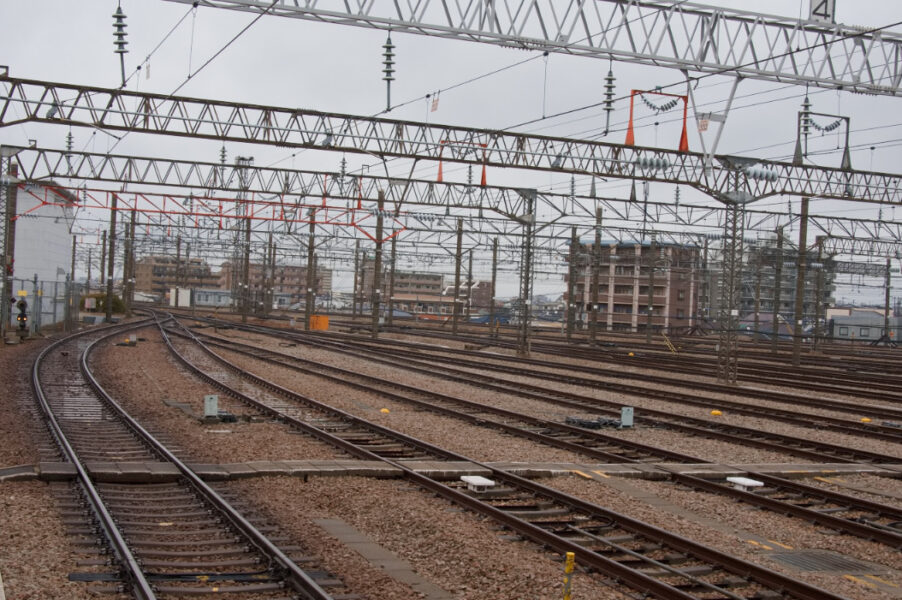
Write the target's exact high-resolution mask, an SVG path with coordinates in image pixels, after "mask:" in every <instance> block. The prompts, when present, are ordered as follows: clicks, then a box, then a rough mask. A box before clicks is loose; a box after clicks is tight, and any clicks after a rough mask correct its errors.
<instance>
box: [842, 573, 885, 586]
mask: <svg viewBox="0 0 902 600" xmlns="http://www.w3.org/2000/svg"><path fill="white" fill-rule="evenodd" d="M843 577H845V578H846V579H848V580H849V581H854V582H855V583H860V584H861V585H866V586H867V587H869V588H874V589H877V585H876V584H874V583H871V582H870V581H865V580H864V579H861V578H860V577H855V576H854V575H843Z"/></svg>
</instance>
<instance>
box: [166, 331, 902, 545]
mask: <svg viewBox="0 0 902 600" xmlns="http://www.w3.org/2000/svg"><path fill="white" fill-rule="evenodd" d="M178 335H182V336H183V337H186V338H188V336H187V335H185V334H178ZM203 337H204V338H206V339H207V341H206V342H205V343H206V344H208V345H210V346H216V347H220V348H223V349H225V350H229V351H233V352H239V353H241V354H244V355H245V356H251V357H254V358H257V359H260V360H266V361H270V362H272V363H273V364H277V365H279V366H282V367H286V368H290V369H292V370H296V371H300V372H304V373H308V374H312V375H315V376H319V377H325V378H327V379H328V380H330V381H334V382H336V383H339V384H341V385H345V386H349V387H353V388H355V389H359V390H362V391H368V392H374V393H378V394H380V395H383V396H385V397H388V398H390V399H393V400H396V401H399V402H405V403H413V404H415V405H418V406H422V407H424V408H427V409H428V410H432V411H435V412H439V413H441V414H447V415H449V416H453V417H455V418H458V419H463V420H466V421H468V422H471V423H473V424H476V425H481V426H486V425H487V426H494V427H500V428H501V429H503V430H504V431H506V432H508V433H511V434H513V435H516V436H518V437H524V438H527V439H532V440H534V441H537V442H540V443H544V444H550V445H556V446H557V447H560V448H563V449H566V450H569V451H572V452H576V453H579V454H583V455H585V456H587V457H590V458H599V457H613V458H615V459H616V461H615V462H631V463H635V462H639V461H637V460H634V459H624V458H623V457H621V456H617V455H613V454H609V453H607V452H598V451H596V450H594V449H593V448H592V447H586V446H583V445H580V444H575V443H570V442H566V441H563V440H555V439H554V438H549V436H545V435H540V434H535V433H534V432H531V431H529V430H524V429H522V428H520V427H515V426H509V425H506V424H504V423H500V424H499V423H492V422H486V421H484V420H483V419H481V418H479V417H478V416H474V415H469V414H465V413H464V414H462V413H460V412H459V411H455V410H446V409H444V408H443V407H441V406H438V407H437V406H435V405H433V404H430V403H428V402H421V401H418V400H415V399H411V398H409V397H406V396H398V395H396V394H392V393H390V392H386V391H384V390H379V389H376V390H374V389H372V388H371V387H368V386H367V385H365V384H358V383H354V382H353V381H350V380H349V378H351V377H358V378H360V379H363V380H365V381H368V382H370V383H376V384H377V385H378V384H381V385H386V384H387V385H390V386H391V387H396V388H399V389H403V390H406V391H411V392H417V393H421V394H428V395H429V396H434V397H436V398H438V399H441V400H445V399H447V401H449V402H453V403H457V404H461V405H465V406H472V407H473V408H474V409H477V410H480V411H484V412H490V413H493V414H499V415H504V416H507V417H510V418H516V419H518V420H522V421H526V422H527V423H531V424H535V425H539V426H545V427H553V428H561V429H563V430H565V431H570V432H571V433H574V434H577V435H581V436H585V437H588V438H590V439H596V438H595V437H594V435H593V434H595V432H587V431H586V430H585V429H580V428H577V427H570V426H565V425H564V426H562V425H561V424H559V423H552V422H548V421H544V420H541V419H534V418H531V417H528V416H525V415H521V414H520V413H515V412H513V411H508V410H503V409H497V408H495V407H490V406H487V405H483V404H479V403H476V402H471V401H467V400H462V399H459V398H454V397H450V396H446V395H444V394H438V393H434V392H423V391H422V390H419V389H418V388H414V387H413V386H407V385H403V384H400V383H396V382H386V381H385V380H382V379H379V378H377V377H371V376H366V375H361V374H359V373H355V372H353V371H349V370H347V369H342V368H339V367H333V366H329V365H322V364H320V363H314V361H310V360H306V359H300V358H298V357H294V356H291V355H288V354H284V353H280V352H276V351H272V350H261V349H260V348H259V347H255V346H251V345H248V344H242V343H239V342H233V341H231V340H222V339H220V338H213V337H211V336H203ZM285 361H298V362H301V363H304V364H315V365H316V366H317V367H325V368H326V369H329V370H332V371H335V372H336V373H338V375H335V376H329V375H324V374H321V373H319V372H317V371H315V370H314V369H307V368H303V367H299V366H297V365H294V364H290V362H285ZM549 439H550V440H551V441H549ZM597 439H599V440H600V441H609V442H611V443H615V444H616V443H619V442H620V440H619V439H618V438H614V437H611V436H599V437H598V438H597ZM555 442H558V443H555ZM627 445H628V446H629V445H631V444H629V443H627ZM649 453H651V454H659V455H662V456H664V457H667V455H668V454H674V453H670V452H669V451H664V450H661V449H658V448H653V447H652V448H651V449H650V450H649ZM678 456H679V459H680V460H681V461H682V462H687V463H694V464H701V463H704V462H706V461H704V460H702V459H700V458H698V457H690V456H686V455H678ZM671 458H672V457H671ZM659 468H660V469H661V470H662V471H665V472H667V473H670V474H671V478H672V479H673V480H674V481H677V482H679V483H683V484H685V485H688V486H691V487H695V488H698V489H703V490H705V491H708V492H712V493H716V494H720V495H725V496H730V497H733V498H736V499H739V500H741V501H743V502H746V503H749V504H752V505H755V506H760V507H764V508H767V509H768V510H771V511H773V512H776V513H781V514H790V515H792V516H795V517H799V518H801V519H804V520H806V521H811V522H815V523H818V524H821V525H824V526H827V527H831V528H833V529H837V530H840V531H844V532H846V533H850V534H852V535H855V536H857V537H861V538H864V539H868V540H875V541H877V542H879V543H882V544H886V545H889V546H891V547H894V548H899V547H902V532H899V533H895V532H892V531H888V530H887V531H882V530H880V529H878V528H875V527H874V526H872V525H868V524H865V523H862V522H856V521H853V520H849V519H843V518H840V517H835V516H832V515H829V514H822V513H820V512H818V511H817V510H816V509H809V508H805V507H802V506H797V505H794V504H792V503H789V502H787V501H781V500H776V499H772V498H768V497H766V496H761V495H759V494H756V493H754V492H749V491H743V490H739V489H734V488H731V487H727V486H724V485H722V484H719V483H715V482H712V481H708V480H706V479H702V478H699V477H695V476H691V475H686V474H683V473H681V472H679V471H677V470H675V469H673V468H668V467H663V466H661V467H659ZM740 470H741V469H740ZM749 476H750V477H758V478H759V479H766V480H767V481H768V482H769V483H771V484H772V485H774V486H778V487H780V488H790V489H794V490H798V491H800V492H802V493H805V494H807V495H809V496H811V495H816V496H818V497H823V498H829V499H830V500H832V501H835V502H839V503H842V504H845V505H847V506H849V507H852V508H858V509H861V510H870V511H873V512H877V513H879V514H891V515H895V516H897V517H898V519H899V520H900V521H902V512H896V511H895V510H894V509H893V508H892V507H890V506H887V505H881V504H878V503H875V502H867V501H864V500H859V499H857V498H854V497H852V496H847V495H844V494H837V493H833V492H821V491H820V490H818V489H817V488H813V487H810V486H804V485H802V484H796V483H795V482H790V481H788V480H785V479H782V478H778V477H772V476H764V475H761V476H758V474H757V473H754V472H752V473H749Z"/></svg>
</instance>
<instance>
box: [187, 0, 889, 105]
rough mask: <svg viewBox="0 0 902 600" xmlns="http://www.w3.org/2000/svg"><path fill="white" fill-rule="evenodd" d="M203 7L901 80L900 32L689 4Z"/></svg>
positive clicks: (736, 69)
mask: <svg viewBox="0 0 902 600" xmlns="http://www.w3.org/2000/svg"><path fill="white" fill-rule="evenodd" d="M169 1H171V2H180V3H183V4H194V5H197V4H198V3H197V2H196V1H195V0H169ZM200 5H202V6H210V7H216V8H225V9H232V10H240V11H248V12H253V13H257V14H259V13H261V12H264V11H265V12H267V13H269V14H272V15H276V16H281V17H293V18H297V19H305V20H309V21H319V22H324V23H337V24H342V25H354V26H358V27H368V28H373V29H384V30H391V31H392V32H393V33H394V32H403V33H412V34H419V35H427V36H433V37H440V38H446V39H456V40H465V41H472V42H481V43H486V44H494V45H497V46H503V47H507V48H520V49H526V50H538V51H543V52H544V51H547V52H556V53H561V54H570V55H577V56H589V57H594V58H603V59H613V60H618V61H624V62H630V63H638V64H644V65H652V66H656V67H668V68H672V69H680V70H683V71H689V72H693V73H711V74H722V73H726V74H730V75H736V76H738V77H743V78H750V79H761V80H765V81H773V82H779V83H787V82H788V83H794V84H797V85H813V86H818V87H825V88H835V89H844V90H850V91H855V92H863V93H869V94H883V95H889V96H898V95H900V82H902V37H900V36H899V35H898V34H895V33H891V32H887V31H883V30H879V31H871V30H867V29H863V28H860V27H852V26H847V25H837V24H833V23H825V22H818V21H799V20H796V19H793V18H788V17H779V16H773V15H762V14H759V13H754V12H750V11H743V10H729V9H724V8H718V7H713V6H707V5H704V4H697V3H693V2H673V1H669V0H596V1H594V2H586V1H585V0H495V1H492V2H488V1H486V0H453V1H452V0H418V1H417V2H320V1H317V0H200Z"/></svg>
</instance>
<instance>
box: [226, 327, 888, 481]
mask: <svg viewBox="0 0 902 600" xmlns="http://www.w3.org/2000/svg"><path fill="white" fill-rule="evenodd" d="M225 326H227V327H233V326H234V327H237V326H235V325H234V324H230V323H229V324H226V325H225ZM241 329H243V330H247V331H254V332H258V333H262V334H264V335H278V336H282V337H284V338H285V339H289V340H293V341H296V342H300V343H304V344H308V345H312V346H316V347H319V348H323V349H326V350H333V351H335V350H337V351H340V352H346V353H349V354H352V355H355V356H358V357H360V358H364V359H366V360H372V361H375V362H381V363H382V364H386V365H390V366H397V364H398V361H399V360H403V361H404V362H403V364H404V368H405V369H406V370H408V371H412V372H419V373H423V374H426V375H429V376H433V377H442V378H443V379H446V380H448V381H454V382H458V383H461V384H465V385H476V386H478V387H480V388H483V389H487V390H492V391H497V392H502V393H507V394H515V395H519V396H521V397H524V398H531V399H535V400H540V401H543V402H548V403H551V404H555V405H558V406H563V407H567V408H571V409H576V410H581V411H585V412H587V413H591V414H596V415H601V416H603V417H606V418H618V417H619V415H620V409H621V406H622V403H620V402H611V401H605V400H600V399H597V398H594V397H590V396H586V395H584V394H579V393H572V392H566V391H564V390H561V389H560V388H559V387H547V386H540V385H535V384H528V383H525V382H523V381H522V380H519V379H518V380H510V379H504V378H500V377H496V376H492V375H485V374H482V373H475V372H473V371H468V370H465V369H464V368H459V367H458V366H455V367H451V366H448V365H447V364H446V363H445V362H443V360H441V359H440V358H437V357H432V358H430V359H424V358H423V356H422V355H421V354H420V353H418V352H415V351H398V350H396V349H393V348H392V347H391V346H393V344H392V345H382V344H379V343H376V344H373V343H372V342H370V341H368V340H357V339H345V340H343V341H336V340H333V339H332V338H331V337H326V336H321V335H306V334H301V333H289V332H285V331H281V330H277V329H275V330H274V329H269V328H263V327H259V326H242V327H241ZM426 349H427V351H428V350H435V348H432V347H427V348H426ZM441 352H447V350H444V349H443V350H441ZM452 354H455V358H454V363H455V365H459V366H460V367H468V368H472V369H478V370H482V371H485V370H488V371H496V372H500V373H506V374H511V375H515V376H517V377H519V378H536V377H538V378H543V377H547V378H548V379H550V380H551V381H553V382H559V383H568V384H574V385H583V386H589V387H592V386H598V385H604V386H605V389H608V390H613V391H620V392H622V393H624V394H637V395H645V396H648V397H656V398H658V399H661V400H664V401H672V400H673V398H674V393H673V392H670V391H667V392H660V391H655V390H648V389H646V388H643V387H637V386H628V385H627V386H621V385H620V384H609V383H607V382H599V381H598V380H591V379H585V378H574V377H572V376H555V375H554V374H547V373H545V372H539V371H536V370H532V369H526V368H521V367H510V366H504V365H497V364H494V363H491V362H488V360H486V361H467V360H463V359H461V358H458V357H456V355H457V353H456V352H452ZM385 356H393V357H394V358H385ZM485 358H497V359H504V360H507V359H508V358H510V359H511V360H512V361H514V362H517V363H522V362H523V361H522V359H513V358H511V357H485ZM526 364H529V363H528V361H527V362H526ZM568 368H569V366H568ZM689 400H691V401H693V402H696V401H697V400H694V399H692V398H690V399H689ZM718 403H719V401H717V400H711V401H710V402H708V403H705V404H704V406H706V407H710V406H712V405H713V406H718ZM642 415H643V416H642V419H643V423H645V424H646V425H649V426H653V427H662V428H666V429H671V430H674V431H679V432H683V433H686V434H689V435H697V436H704V437H709V438H713V439H719V440H723V441H727V442H730V443H739V444H744V445H748V446H752V447H756V448H761V449H763V450H770V451H773V452H778V453H784V454H789V455H792V456H798V457H800V458H804V459H807V460H811V461H814V462H825V461H827V462H846V463H875V464H894V463H899V462H900V458H899V457H897V456H891V455H885V454H879V453H874V452H867V451H864V450H861V449H857V448H854V447H851V446H839V445H836V444H829V443H826V442H820V441H817V440H812V439H807V438H798V437H792V436H786V435H780V434H776V433H771V432H767V431H762V430H760V429H751V428H747V427H739V426H736V425H730V424H728V423H723V422H720V421H713V420H708V419H697V418H692V417H688V416H682V415H674V414H672V413H670V412H665V411H657V410H652V409H648V408H643V409H642ZM755 416H758V417H761V416H764V415H762V413H757V414H756V415H755ZM817 418H818V417H816V416H812V417H811V419H817ZM788 419H790V422H794V424H798V425H800V426H807V427H809V428H814V429H824V428H827V427H817V426H813V425H812V422H811V420H809V419H808V416H806V417H805V419H799V418H798V417H797V416H794V415H789V416H788ZM851 423H852V425H853V426H854V427H852V428H851V429H850V430H849V431H844V432H845V433H848V432H859V435H861V433H860V431H861V430H860V429H859V427H863V426H865V425H864V424H861V423H855V422H851ZM896 433H897V432H895V431H891V432H890V434H891V437H890V440H891V441H898V438H897V437H896V436H895V435H892V434H896Z"/></svg>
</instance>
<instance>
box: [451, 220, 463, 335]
mask: <svg viewBox="0 0 902 600" xmlns="http://www.w3.org/2000/svg"><path fill="white" fill-rule="evenodd" d="M463 239H464V221H463V219H458V220H457V246H456V249H455V251H454V298H453V300H452V301H451V302H452V304H451V333H453V334H454V335H457V329H458V326H459V323H458V321H460V262H461V259H462V258H463V256H462V254H463V250H462V244H463Z"/></svg>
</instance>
